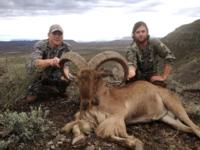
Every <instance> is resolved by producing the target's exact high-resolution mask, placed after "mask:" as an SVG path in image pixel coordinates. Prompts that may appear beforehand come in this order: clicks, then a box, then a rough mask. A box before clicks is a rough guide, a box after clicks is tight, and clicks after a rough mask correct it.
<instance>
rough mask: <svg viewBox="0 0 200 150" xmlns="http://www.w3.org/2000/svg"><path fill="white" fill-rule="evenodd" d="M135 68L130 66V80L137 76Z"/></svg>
mask: <svg viewBox="0 0 200 150" xmlns="http://www.w3.org/2000/svg"><path fill="white" fill-rule="evenodd" d="M135 70H136V69H135V67H134V66H129V72H128V79H130V78H133V77H134V76H135Z"/></svg>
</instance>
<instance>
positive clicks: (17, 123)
mask: <svg viewBox="0 0 200 150" xmlns="http://www.w3.org/2000/svg"><path fill="white" fill-rule="evenodd" d="M0 125H1V127H2V128H4V129H8V130H10V131H11V133H10V134H9V135H7V138H6V139H3V140H0V149H6V148H9V147H10V146H13V145H17V146H21V147H23V146H22V145H24V143H27V142H34V141H35V140H36V139H37V138H45V137H46V136H47V133H48V132H47V131H50V129H51V128H52V127H53V123H52V122H51V121H49V120H47V119H45V118H44V117H43V112H42V110H41V108H40V107H39V108H37V109H33V108H31V112H29V113H25V112H21V113H18V112H10V111H5V112H4V113H2V114H0Z"/></svg>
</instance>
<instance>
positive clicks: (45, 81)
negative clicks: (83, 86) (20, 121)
mask: <svg viewBox="0 0 200 150" xmlns="http://www.w3.org/2000/svg"><path fill="white" fill-rule="evenodd" d="M33 49H34V52H33V53H32V54H31V57H30V58H29V60H28V63H27V72H28V73H29V75H30V76H32V77H33V78H34V79H33V83H32V84H31V85H30V86H29V87H28V93H27V97H26V100H27V101H28V102H32V101H35V100H36V99H38V98H47V97H49V96H52V95H55V94H59V95H62V96H65V95H66V93H65V92H66V88H67V86H68V85H69V83H70V81H69V75H70V73H69V69H68V65H69V62H65V63H64V69H63V67H61V66H60V57H61V55H62V54H63V53H65V52H69V51H70V49H71V48H70V47H69V45H68V44H67V43H65V42H64V41H63V29H62V28H61V26H60V25H56V24H55V25H52V26H51V27H50V29H49V33H48V39H46V40H41V41H39V42H37V43H36V44H35V45H34V48H33ZM63 71H64V72H65V74H66V75H67V77H66V76H63Z"/></svg>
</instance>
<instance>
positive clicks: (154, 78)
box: [150, 75, 165, 82]
mask: <svg viewBox="0 0 200 150" xmlns="http://www.w3.org/2000/svg"><path fill="white" fill-rule="evenodd" d="M164 80H165V79H164V78H163V77H162V76H159V75H157V76H152V77H151V78H150V81H151V82H154V81H164Z"/></svg>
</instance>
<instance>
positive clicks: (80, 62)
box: [60, 52, 88, 70]
mask: <svg viewBox="0 0 200 150" xmlns="http://www.w3.org/2000/svg"><path fill="white" fill-rule="evenodd" d="M67 60H69V61H71V62H72V63H74V64H75V65H76V67H78V69H79V70H81V69H85V68H88V64H87V61H86V60H85V59H84V58H83V57H82V56H81V55H79V54H78V53H76V52H66V53H64V54H63V55H62V56H61V61H60V64H61V66H62V64H64V62H65V61H67Z"/></svg>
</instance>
